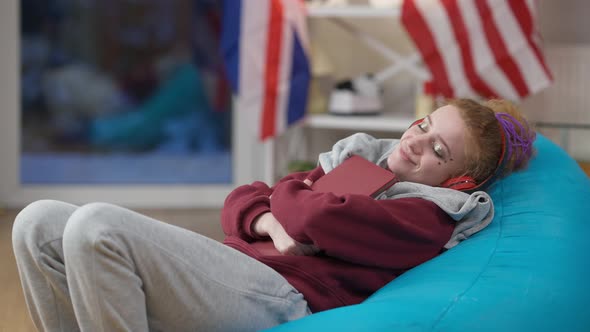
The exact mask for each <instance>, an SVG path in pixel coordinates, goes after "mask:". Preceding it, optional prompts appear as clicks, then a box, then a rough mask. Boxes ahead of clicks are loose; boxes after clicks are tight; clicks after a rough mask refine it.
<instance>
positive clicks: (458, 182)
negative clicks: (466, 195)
mask: <svg viewBox="0 0 590 332" xmlns="http://www.w3.org/2000/svg"><path fill="white" fill-rule="evenodd" d="M440 186H441V187H443V188H450V189H455V190H459V191H467V190H471V189H474V188H475V187H477V183H476V182H475V180H474V179H473V178H472V177H470V176H459V177H456V178H450V179H448V180H446V181H445V182H443V183H441V184H440Z"/></svg>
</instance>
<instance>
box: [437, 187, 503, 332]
mask: <svg viewBox="0 0 590 332" xmlns="http://www.w3.org/2000/svg"><path fill="white" fill-rule="evenodd" d="M496 186H498V187H500V188H498V189H500V192H501V194H500V195H496V197H497V198H501V197H503V196H502V193H503V192H504V183H503V181H498V182H497V183H496ZM500 201H501V203H503V199H500ZM500 205H501V206H502V209H501V212H502V213H501V214H500V215H499V216H495V217H494V219H496V220H495V221H496V222H498V223H499V225H498V227H499V228H500V230H499V231H498V236H497V238H496V242H495V244H494V248H493V250H492V253H491V254H490V255H489V257H488V261H487V262H486V263H485V264H484V265H483V267H482V268H481V271H479V273H478V274H477V275H476V276H475V278H473V281H472V282H471V284H470V285H469V287H467V288H466V289H465V291H463V292H462V293H461V294H459V295H458V296H457V297H455V299H454V300H453V301H452V302H451V303H449V305H448V306H447V307H446V308H445V309H444V310H443V312H442V313H441V314H440V316H439V317H438V318H437V319H436V320H435V321H434V323H433V324H432V328H431V330H435V329H436V328H437V326H438V325H439V324H440V323H441V322H442V320H443V319H444V318H445V317H446V315H447V313H448V312H449V311H451V309H452V308H453V307H454V306H455V305H456V304H457V303H458V302H460V301H461V299H462V298H463V297H464V296H465V295H466V294H467V293H469V291H471V289H472V288H473V287H474V286H475V285H476V284H477V282H478V281H479V279H480V278H481V275H482V274H483V273H484V272H485V271H486V270H487V268H488V266H489V265H490V262H491V261H492V259H493V257H494V256H495V255H496V251H497V250H498V243H499V242H500V239H501V238H502V232H503V227H502V226H503V222H502V221H503V219H504V204H500ZM494 210H495V212H496V213H497V212H498V209H497V208H496V206H494Z"/></svg>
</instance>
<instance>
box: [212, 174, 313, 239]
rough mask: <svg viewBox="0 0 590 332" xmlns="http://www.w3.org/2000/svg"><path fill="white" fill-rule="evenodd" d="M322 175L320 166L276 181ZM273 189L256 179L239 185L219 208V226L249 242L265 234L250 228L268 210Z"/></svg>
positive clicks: (300, 179) (299, 179)
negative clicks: (220, 208)
mask: <svg viewBox="0 0 590 332" xmlns="http://www.w3.org/2000/svg"><path fill="white" fill-rule="evenodd" d="M322 175H324V171H323V170H322V168H321V167H317V168H316V169H314V170H312V171H309V172H298V173H292V174H290V175H288V176H286V177H284V178H282V179H281V180H280V181H279V182H278V183H277V185H278V184H280V183H283V182H285V181H292V180H296V181H299V182H301V183H302V184H303V182H302V181H303V180H305V179H310V180H311V181H315V180H317V179H318V178H319V177H321V176H322ZM273 191H274V187H273V188H269V187H268V185H266V184H265V183H263V182H260V181H257V182H254V183H252V184H250V185H243V186H239V187H237V188H236V189H234V190H233V191H232V192H231V193H230V194H229V195H228V196H227V197H226V199H225V202H224V204H223V208H222V210H221V226H222V228H223V231H224V233H225V234H226V235H228V236H229V235H231V236H238V237H240V238H242V239H243V240H245V241H248V242H251V241H254V240H257V239H263V238H265V237H266V236H262V235H258V234H256V233H255V232H253V230H252V226H253V224H254V221H255V220H256V219H257V218H258V217H259V216H261V215H262V214H264V213H267V212H270V196H271V195H272V193H273Z"/></svg>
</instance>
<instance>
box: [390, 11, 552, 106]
mask: <svg viewBox="0 0 590 332" xmlns="http://www.w3.org/2000/svg"><path fill="white" fill-rule="evenodd" d="M535 15H536V12H535V0H404V2H403V4H402V14H401V22H402V24H403V26H404V27H405V29H406V31H407V32H408V34H409V35H410V37H411V39H412V40H413V41H414V44H415V45H416V47H417V49H418V50H419V52H420V53H421V55H422V59H423V61H424V63H425V64H426V65H427V67H428V68H429V70H430V73H431V74H432V81H433V83H434V85H435V90H436V92H437V93H439V94H442V95H443V96H445V97H448V98H451V97H476V96H482V97H488V98H489V97H499V98H505V99H509V100H513V101H519V100H521V99H523V98H525V97H526V96H528V95H532V94H534V93H536V92H539V91H540V90H542V89H544V88H546V87H548V86H549V85H550V84H551V82H552V80H553V78H552V75H551V72H550V71H549V68H548V67H547V64H546V62H545V59H544V57H543V53H542V51H541V39H540V35H539V33H538V31H537V26H536V17H535Z"/></svg>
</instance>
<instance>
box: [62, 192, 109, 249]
mask: <svg viewBox="0 0 590 332" xmlns="http://www.w3.org/2000/svg"><path fill="white" fill-rule="evenodd" d="M117 209H120V208H119V207H117V206H115V205H111V204H107V203H90V204H86V205H83V206H81V207H79V208H78V209H77V210H76V211H75V212H74V213H73V214H72V215H71V216H70V218H69V220H68V222H67V225H66V227H65V230H64V234H63V245H64V252H65V254H66V255H67V253H68V252H80V251H81V250H84V249H89V248H92V247H93V246H94V244H95V242H96V241H97V239H99V238H100V237H101V236H102V235H104V234H107V233H110V232H111V231H112V230H114V229H117V225H118V223H117V219H118V218H117V217H116V210H117Z"/></svg>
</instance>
